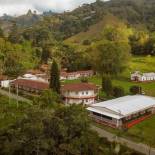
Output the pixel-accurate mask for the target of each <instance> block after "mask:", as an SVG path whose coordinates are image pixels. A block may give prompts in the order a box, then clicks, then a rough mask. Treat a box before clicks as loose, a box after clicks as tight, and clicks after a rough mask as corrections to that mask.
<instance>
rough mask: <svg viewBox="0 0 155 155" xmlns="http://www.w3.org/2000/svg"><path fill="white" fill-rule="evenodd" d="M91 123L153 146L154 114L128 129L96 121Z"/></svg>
mask: <svg viewBox="0 0 155 155" xmlns="http://www.w3.org/2000/svg"><path fill="white" fill-rule="evenodd" d="M93 124H94V125H95V126H98V127H100V128H103V129H104V130H106V131H109V132H111V133H114V134H116V135H118V136H121V137H124V138H127V139H130V140H132V141H135V142H140V143H144V144H147V145H149V146H152V147H155V116H152V117H151V118H149V119H147V120H145V121H143V122H141V123H139V124H137V125H135V126H133V127H132V128H130V129H128V131H120V130H118V129H113V128H111V127H108V126H105V125H101V124H97V123H93Z"/></svg>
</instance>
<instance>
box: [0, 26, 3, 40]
mask: <svg viewBox="0 0 155 155" xmlns="http://www.w3.org/2000/svg"><path fill="white" fill-rule="evenodd" d="M3 37H4V33H3V30H2V28H1V27H0V38H3Z"/></svg>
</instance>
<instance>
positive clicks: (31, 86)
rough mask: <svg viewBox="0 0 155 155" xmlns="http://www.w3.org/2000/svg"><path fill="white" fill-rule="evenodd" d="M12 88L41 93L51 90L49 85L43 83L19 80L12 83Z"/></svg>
mask: <svg viewBox="0 0 155 155" xmlns="http://www.w3.org/2000/svg"><path fill="white" fill-rule="evenodd" d="M11 85H12V87H14V88H17V87H18V88H19V89H21V90H24V91H28V92H36V93H38V92H40V91H43V90H45V89H48V88H49V84H48V83H45V82H41V81H35V80H27V79H17V80H15V81H13V82H12V83H11Z"/></svg>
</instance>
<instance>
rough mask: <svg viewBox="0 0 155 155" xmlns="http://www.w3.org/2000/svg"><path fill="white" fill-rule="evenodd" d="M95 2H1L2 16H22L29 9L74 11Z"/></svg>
mask: <svg viewBox="0 0 155 155" xmlns="http://www.w3.org/2000/svg"><path fill="white" fill-rule="evenodd" d="M94 1H95V0H0V16H1V15H3V14H4V13H6V14H9V15H21V14H23V13H26V12H27V11H28V9H31V10H36V11H38V12H40V13H41V12H42V11H45V10H46V11H48V10H53V11H59V12H60V11H64V10H72V9H74V8H76V7H77V6H79V5H81V4H83V3H91V2H94Z"/></svg>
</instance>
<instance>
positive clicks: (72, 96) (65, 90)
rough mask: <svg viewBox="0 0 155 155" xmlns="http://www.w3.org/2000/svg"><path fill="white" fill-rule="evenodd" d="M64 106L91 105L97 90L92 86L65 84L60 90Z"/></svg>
mask: <svg viewBox="0 0 155 155" xmlns="http://www.w3.org/2000/svg"><path fill="white" fill-rule="evenodd" d="M61 93H62V96H63V97H64V100H65V103H66V104H74V103H75V104H86V105H89V104H93V103H95V99H96V97H97V93H98V88H97V86H96V85H94V84H89V83H74V84H65V85H64V86H62V88H61Z"/></svg>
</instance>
